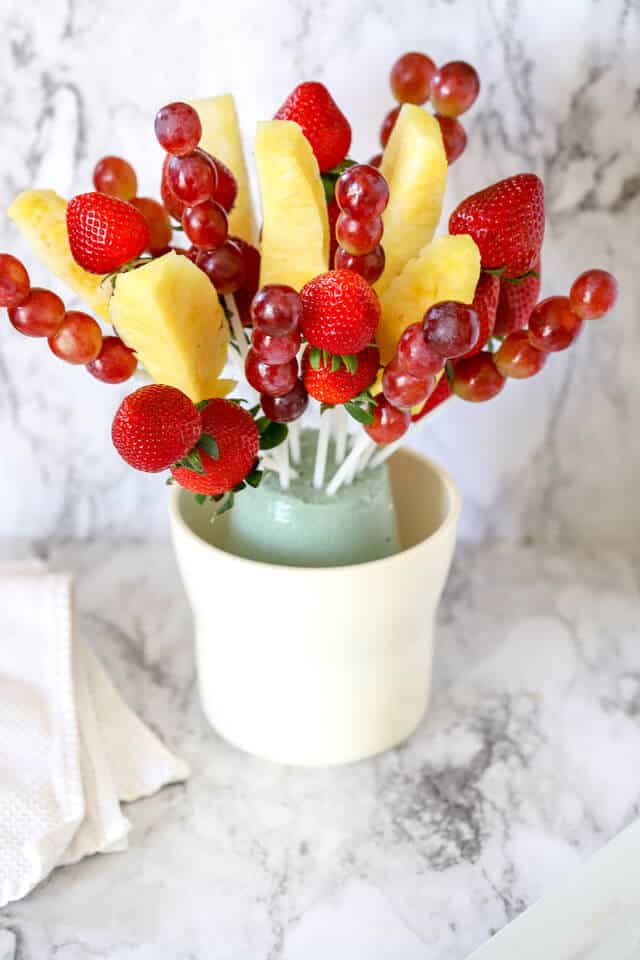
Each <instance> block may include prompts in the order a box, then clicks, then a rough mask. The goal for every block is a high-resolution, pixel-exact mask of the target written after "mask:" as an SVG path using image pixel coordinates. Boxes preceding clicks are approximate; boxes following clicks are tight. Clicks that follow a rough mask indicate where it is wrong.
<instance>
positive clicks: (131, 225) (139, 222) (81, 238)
mask: <svg viewBox="0 0 640 960" xmlns="http://www.w3.org/2000/svg"><path fill="white" fill-rule="evenodd" d="M67 232H68V234H69V245H70V247H71V253H72V254H73V258H74V260H75V261H76V263H79V264H80V266H81V267H82V268H83V269H84V270H88V272H89V273H112V272H113V271H114V270H117V269H118V267H121V266H123V265H124V264H125V263H128V262H129V261H130V260H135V259H136V257H139V256H140V254H141V253H142V251H143V250H144V249H145V247H147V246H148V245H149V239H150V238H149V227H148V225H147V221H146V220H145V218H144V217H143V216H142V214H141V213H140V211H139V210H136V208H135V207H133V206H132V205H131V204H130V203H125V201H124V200H117V199H116V198H115V197H109V196H107V194H106V193H81V194H79V195H78V196H77V197H74V198H73V199H72V200H71V201H70V202H69V205H68V206H67Z"/></svg>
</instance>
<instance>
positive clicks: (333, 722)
mask: <svg viewBox="0 0 640 960" xmlns="http://www.w3.org/2000/svg"><path fill="white" fill-rule="evenodd" d="M390 470H391V483H392V489H393V496H394V501H395V505H396V511H397V515H398V526H399V533H400V541H401V543H402V545H403V548H404V549H403V550H402V552H400V553H398V554H396V555H395V556H392V557H387V558H386V559H383V560H376V561H373V562H371V563H362V564H358V565H355V566H343V567H325V568H319V567H314V568H301V567H286V566H276V565H272V564H268V563H256V562H254V561H252V560H245V559H242V558H240V557H236V556H232V555H231V554H228V553H225V552H224V551H223V550H221V549H219V548H218V547H216V546H215V542H216V536H220V537H221V531H222V530H223V528H222V523H223V522H224V518H220V521H217V522H216V523H215V524H214V525H213V526H211V524H210V522H209V520H208V517H207V514H206V511H205V510H203V509H202V508H201V507H199V506H198V505H197V504H196V503H195V501H194V500H193V497H191V496H190V495H189V494H187V493H185V492H184V491H181V490H179V489H176V490H174V491H173V493H172V496H171V505H170V515H171V528H172V534H173V541H174V545H175V550H176V554H177V558H178V563H179V566H180V570H181V573H182V578H183V580H184V584H185V587H186V590H187V593H188V595H189V599H190V602H191V606H192V608H193V612H194V617H195V633H196V657H197V669H198V681H199V688H200V697H201V700H202V706H203V709H204V712H205V714H206V715H207V717H208V719H209V720H210V722H211V723H212V725H213V726H214V727H215V729H216V730H217V731H218V733H219V734H220V735H221V736H222V737H224V738H225V740H228V741H229V742H230V743H232V744H235V745H236V746H238V747H240V748H242V749H243V750H246V751H248V752H249V753H252V754H255V755H257V756H260V757H265V758H267V759H269V760H273V761H276V762H278V763H287V764H295V765H302V766H318V765H329V764H339V763H349V762H351V761H355V760H361V759H364V758H365V757H370V756H373V755H374V754H377V753H380V752H382V751H384V750H388V749H389V748H390V747H393V746H394V745H396V744H398V743H400V742H401V741H402V740H405V739H406V738H407V737H408V736H410V734H411V733H413V731H414V730H415V728H416V727H417V725H418V723H419V722H420V719H421V717H422V716H423V714H424V711H425V709H426V706H427V702H428V699H429V690H430V681H431V661H432V654H433V625H434V617H435V612H436V608H437V606H438V601H439V599H440V595H441V593H442V588H443V586H444V583H445V580H446V578H447V574H448V571H449V567H450V564H451V559H452V556H453V551H454V546H455V539H456V530H457V525H458V516H459V512H460V497H459V494H458V491H457V488H456V486H455V484H454V483H453V481H452V480H451V479H450V477H449V476H448V475H447V474H446V473H444V471H442V470H440V468H439V467H437V466H436V465H435V464H433V463H431V462H430V461H429V460H426V459H425V458H424V457H422V456H420V455H419V454H417V453H414V452H412V451H408V450H402V451H400V452H398V453H397V454H395V456H394V457H393V458H392V459H391V461H390ZM216 531H219V532H218V534H216Z"/></svg>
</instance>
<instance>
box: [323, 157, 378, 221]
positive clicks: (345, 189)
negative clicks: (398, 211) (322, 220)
mask: <svg viewBox="0 0 640 960" xmlns="http://www.w3.org/2000/svg"><path fill="white" fill-rule="evenodd" d="M335 198H336V203H337V204H338V206H339V207H340V209H341V210H343V211H344V212H345V213H347V214H349V215H350V216H352V217H356V218H358V219H369V218H371V217H379V216H380V214H381V213H383V212H384V209H385V207H386V206H387V204H388V202H389V187H388V184H387V181H386V180H385V178H384V177H383V176H382V174H381V173H380V172H379V171H378V170H376V169H375V167H370V166H369V164H367V163H355V164H354V165H353V166H352V167H348V168H347V169H346V170H345V171H344V173H343V174H341V176H340V177H338V180H337V181H336V186H335Z"/></svg>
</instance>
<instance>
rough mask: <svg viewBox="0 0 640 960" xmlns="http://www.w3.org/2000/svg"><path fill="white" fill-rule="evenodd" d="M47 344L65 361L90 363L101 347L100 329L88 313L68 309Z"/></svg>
mask: <svg viewBox="0 0 640 960" xmlns="http://www.w3.org/2000/svg"><path fill="white" fill-rule="evenodd" d="M49 346H50V348H51V350H52V352H53V353H55V355H56V357H60V359H61V360H66V361H67V363H78V364H79V363H84V364H87V363H91V361H92V360H95V359H96V357H97V356H98V354H99V353H100V350H101V349H102V331H101V330H100V327H99V326H98V324H97V323H96V321H95V320H94V319H93V317H90V316H89V314H88V313H82V312H81V311H80V310H69V311H68V313H67V314H66V315H65V318H64V320H63V321H62V323H61V324H60V326H59V327H58V329H57V330H56V332H55V333H54V334H52V335H51V336H50V337H49Z"/></svg>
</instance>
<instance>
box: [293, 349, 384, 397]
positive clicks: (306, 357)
mask: <svg viewBox="0 0 640 960" xmlns="http://www.w3.org/2000/svg"><path fill="white" fill-rule="evenodd" d="M311 349H312V348H311V347H307V349H306V350H305V352H304V354H303V356H302V380H303V382H304V385H305V387H306V388H307V393H309V394H310V396H312V397H314V398H315V399H316V400H319V401H320V402H321V403H330V404H331V405H334V404H338V403H347V402H348V401H349V400H353V398H354V397H357V396H358V395H359V394H361V393H362V391H363V390H366V389H367V387H370V386H371V384H372V383H373V381H374V380H375V379H376V377H377V375H378V369H379V367H380V351H379V350H378V348H377V347H366V349H365V350H362V351H361V352H360V353H358V354H356V360H357V368H356V370H355V371H354V373H351V372H350V371H349V370H348V369H347V367H346V366H345V365H344V364H343V362H342V361H340V366H339V367H338V369H337V370H334V369H333V366H334V364H333V363H332V358H330V359H329V361H328V362H327V363H325V362H324V359H323V358H322V357H321V358H320V365H319V366H318V369H317V370H314V368H313V366H312V364H311Z"/></svg>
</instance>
